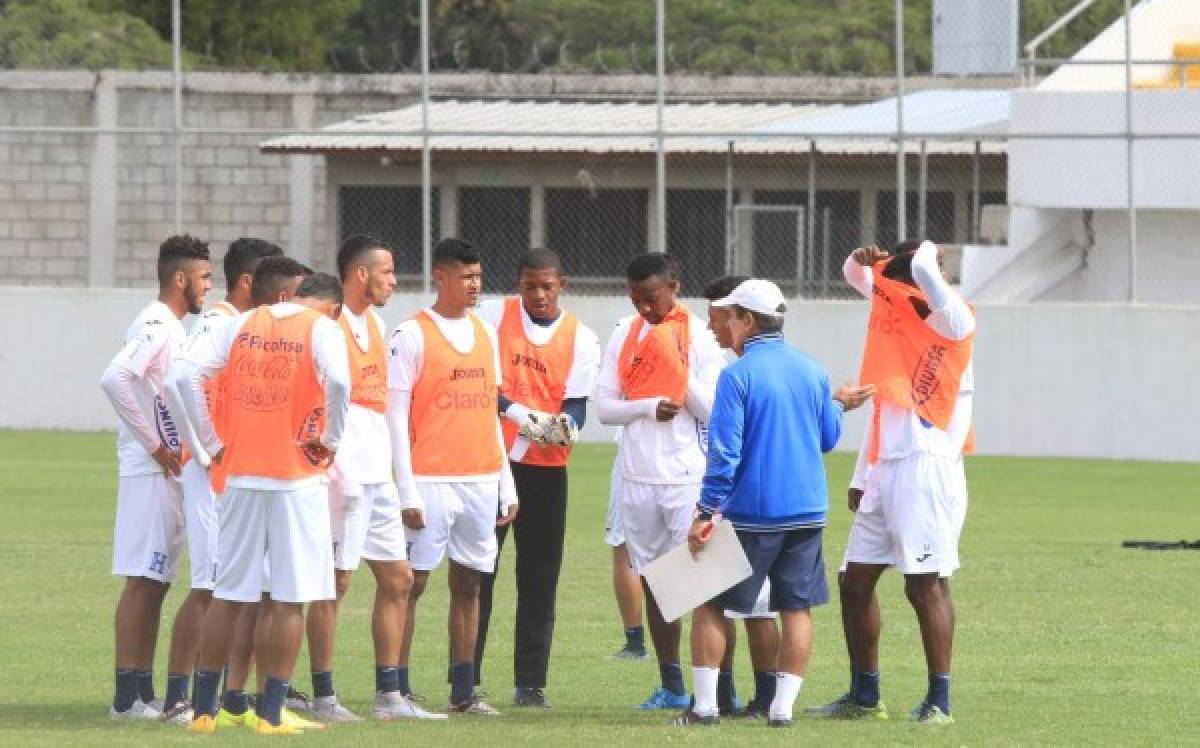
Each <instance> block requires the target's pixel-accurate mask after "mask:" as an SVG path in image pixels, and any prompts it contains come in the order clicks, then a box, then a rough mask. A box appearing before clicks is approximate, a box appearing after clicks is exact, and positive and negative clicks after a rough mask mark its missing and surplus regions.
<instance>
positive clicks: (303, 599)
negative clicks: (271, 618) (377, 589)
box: [213, 481, 335, 603]
mask: <svg viewBox="0 0 1200 748" xmlns="http://www.w3.org/2000/svg"><path fill="white" fill-rule="evenodd" d="M328 491H329V488H328V486H327V485H326V484H325V483H324V482H318V481H313V482H312V483H309V484H307V485H305V486H303V487H302V488H298V489H294V490H291V491H259V490H254V489H250V488H235V487H233V486H230V487H228V488H226V489H225V493H224V494H223V495H222V496H221V501H220V505H219V507H218V512H217V517H218V521H219V524H220V527H219V530H218V532H217V584H216V587H215V589H214V590H213V596H214V597H216V598H219V599H221V600H233V601H236V602H243V603H253V602H258V601H259V600H260V599H262V593H263V592H264V591H265V590H266V589H268V587H269V589H270V593H271V599H272V600H276V601H279V602H285V603H307V602H312V601H313V600H333V599H334V597H335V589H334V583H333V558H332V556H331V555H330V553H329V549H330V547H331V544H332V542H333V541H332V540H330V532H329V495H328ZM264 555H265V556H266V559H267V563H266V564H265V568H264V564H263V556H264ZM267 574H269V575H270V579H269V581H268V579H267Z"/></svg>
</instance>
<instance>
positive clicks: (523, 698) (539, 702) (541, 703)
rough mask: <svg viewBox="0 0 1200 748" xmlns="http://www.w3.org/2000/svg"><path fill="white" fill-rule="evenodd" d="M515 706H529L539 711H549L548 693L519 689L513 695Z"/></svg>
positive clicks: (539, 690)
mask: <svg viewBox="0 0 1200 748" xmlns="http://www.w3.org/2000/svg"><path fill="white" fill-rule="evenodd" d="M513 706H528V707H535V708H539V709H548V708H549V707H550V705H549V704H547V703H546V692H545V691H543V690H542V689H540V688H524V687H521V686H518V687H517V690H516V691H515V692H514V693H513Z"/></svg>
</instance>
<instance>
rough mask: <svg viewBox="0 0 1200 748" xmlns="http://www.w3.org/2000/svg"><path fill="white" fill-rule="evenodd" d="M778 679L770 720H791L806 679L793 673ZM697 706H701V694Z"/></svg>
mask: <svg viewBox="0 0 1200 748" xmlns="http://www.w3.org/2000/svg"><path fill="white" fill-rule="evenodd" d="M776 677H777V678H778V680H776V681H775V700H774V701H772V702H771V710H770V712H769V713H768V715H767V716H768V717H769V718H770V719H791V718H792V706H793V705H794V704H795V703H796V697H797V696H799V695H800V686H802V685H804V678H803V676H799V675H792V674H791V673H779V674H778V675H777V676H776ZM714 683H715V680H714ZM696 704H697V706H699V704H700V701H699V694H697V697H696ZM697 712H699V709H697Z"/></svg>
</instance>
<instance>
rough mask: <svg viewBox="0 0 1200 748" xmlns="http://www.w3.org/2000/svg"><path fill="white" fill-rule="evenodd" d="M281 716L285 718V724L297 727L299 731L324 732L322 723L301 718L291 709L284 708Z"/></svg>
mask: <svg viewBox="0 0 1200 748" xmlns="http://www.w3.org/2000/svg"><path fill="white" fill-rule="evenodd" d="M281 714H282V716H283V724H285V725H291V726H292V727H295V728H296V729H298V730H324V729H325V725H324V724H322V723H320V722H314V721H312V720H311V719H305V718H304V717H301V716H300V715H299V714H296V713H295V712H293V711H292V710H291V709H288V708H287V707H284V709H283V712H282V713H281ZM264 721H265V720H264Z"/></svg>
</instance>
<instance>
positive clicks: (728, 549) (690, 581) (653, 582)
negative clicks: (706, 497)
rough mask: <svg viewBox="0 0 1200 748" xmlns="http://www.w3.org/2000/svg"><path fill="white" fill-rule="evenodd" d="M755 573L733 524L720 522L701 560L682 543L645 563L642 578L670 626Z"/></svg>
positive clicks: (701, 552) (725, 521)
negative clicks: (693, 555) (644, 579)
mask: <svg viewBox="0 0 1200 748" xmlns="http://www.w3.org/2000/svg"><path fill="white" fill-rule="evenodd" d="M752 571H753V570H752V569H751V568H750V561H749V560H747V559H746V552H745V551H743V550H742V544H741V542H740V541H739V540H738V537H737V533H736V532H735V531H734V529H733V525H732V524H731V523H730V522H729V521H728V520H721V521H720V522H719V523H718V524H717V526H716V529H714V530H713V534H712V538H711V539H710V540H709V541H708V543H707V544H706V545H705V546H704V550H702V551H700V557H699V558H693V557H692V552H691V551H690V550H688V545H687V543H683V544H682V545H678V546H676V547H674V548H672V549H671V550H669V551H667V552H666V553H665V554H663V555H662V556H660V557H658V558H656V559H654V560H653V561H651V562H650V563H648V564H646V566H645V567H644V568H643V569H642V576H643V577H645V578H646V584H647V585H649V587H650V591H651V592H653V593H654V599H655V601H656V602H657V603H658V609H659V610H660V611H662V616H663V618H664V619H665V620H666V621H667V622H668V623H670V622H672V621H677V620H679V619H680V618H682V617H683V616H684V615H686V614H687V613H690V612H691V611H692V610H694V609H695V608H697V607H699V606H700V605H703V604H704V603H706V602H708V601H709V600H711V599H713V598H714V597H716V596H717V595H719V594H721V593H722V592H724V591H725V590H727V589H729V588H730V587H732V586H734V585H735V584H737V583H738V582H741V581H742V580H744V579H747V578H749V576H750V574H751V573H752Z"/></svg>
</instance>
